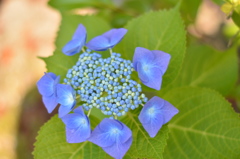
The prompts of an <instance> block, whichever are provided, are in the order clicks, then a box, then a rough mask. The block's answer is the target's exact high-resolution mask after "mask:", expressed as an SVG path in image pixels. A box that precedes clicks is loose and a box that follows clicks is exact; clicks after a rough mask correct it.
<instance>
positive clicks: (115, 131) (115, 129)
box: [111, 128, 119, 134]
mask: <svg viewBox="0 0 240 159" xmlns="http://www.w3.org/2000/svg"><path fill="white" fill-rule="evenodd" d="M111 132H112V133H113V134H119V130H118V129H117V128H113V129H112V130H111Z"/></svg>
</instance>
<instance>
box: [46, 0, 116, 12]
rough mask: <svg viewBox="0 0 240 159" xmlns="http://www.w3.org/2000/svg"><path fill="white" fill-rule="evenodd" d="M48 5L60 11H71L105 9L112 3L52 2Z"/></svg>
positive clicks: (90, 0) (100, 0)
mask: <svg viewBox="0 0 240 159" xmlns="http://www.w3.org/2000/svg"><path fill="white" fill-rule="evenodd" d="M48 4H49V5H50V6H52V7H54V8H56V9H58V10H71V9H75V8H82V7H94V6H95V7H103V6H105V5H106V6H108V4H112V2H111V0H50V1H49V2H48Z"/></svg>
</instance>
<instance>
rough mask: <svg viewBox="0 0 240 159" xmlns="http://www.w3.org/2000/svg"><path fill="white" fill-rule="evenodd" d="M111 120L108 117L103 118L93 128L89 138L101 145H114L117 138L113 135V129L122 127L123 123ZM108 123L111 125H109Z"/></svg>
mask: <svg viewBox="0 0 240 159" xmlns="http://www.w3.org/2000/svg"><path fill="white" fill-rule="evenodd" d="M109 121H110V120H109V119H107V118H105V119H103V120H102V121H101V123H100V124H99V125H98V126H97V127H96V128H95V129H94V130H93V132H92V135H91V137H90V138H89V139H88V140H89V141H90V142H92V143H94V144H96V145H98V146H100V147H108V146H111V145H113V144H114V143H115V142H116V138H115V136H113V135H112V133H111V129H112V128H115V129H118V130H119V129H122V125H118V124H116V125H115V124H114V123H113V122H112V121H110V122H109ZM108 123H109V127H107V124H108ZM100 125H102V128H100ZM104 128H106V129H104Z"/></svg>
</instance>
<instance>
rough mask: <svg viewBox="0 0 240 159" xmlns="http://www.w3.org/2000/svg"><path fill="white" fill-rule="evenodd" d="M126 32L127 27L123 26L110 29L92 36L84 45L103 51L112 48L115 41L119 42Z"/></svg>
mask: <svg viewBox="0 0 240 159" xmlns="http://www.w3.org/2000/svg"><path fill="white" fill-rule="evenodd" d="M126 33H127V29H124V28H120V29H112V30H109V31H107V32H106V33H104V34H102V35H100V36H97V37H95V38H93V39H92V40H90V41H89V42H88V43H87V44H86V46H87V47H88V48H89V49H91V50H94V51H105V50H107V49H109V48H113V47H114V46H115V45H116V44H117V43H119V42H120V41H121V40H122V38H123V36H124V35H125V34H126Z"/></svg>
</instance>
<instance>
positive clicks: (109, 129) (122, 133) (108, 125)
mask: <svg viewBox="0 0 240 159" xmlns="http://www.w3.org/2000/svg"><path fill="white" fill-rule="evenodd" d="M99 128H100V129H101V131H102V132H103V133H110V134H111V137H112V138H115V141H117V140H119V141H120V142H121V143H124V142H126V141H127V140H128V139H129V138H130V137H131V136H132V131H131V130H130V129H129V128H128V127H127V126H126V125H125V124H123V123H122V122H120V121H118V120H115V119H108V118H106V119H104V122H101V123H100V124H99ZM114 129H117V131H118V133H117V134H115V133H113V130H114Z"/></svg>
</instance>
